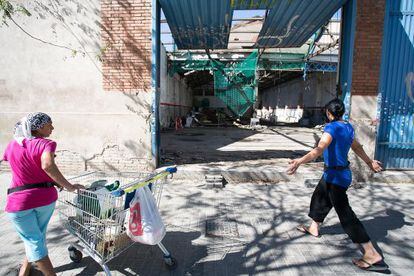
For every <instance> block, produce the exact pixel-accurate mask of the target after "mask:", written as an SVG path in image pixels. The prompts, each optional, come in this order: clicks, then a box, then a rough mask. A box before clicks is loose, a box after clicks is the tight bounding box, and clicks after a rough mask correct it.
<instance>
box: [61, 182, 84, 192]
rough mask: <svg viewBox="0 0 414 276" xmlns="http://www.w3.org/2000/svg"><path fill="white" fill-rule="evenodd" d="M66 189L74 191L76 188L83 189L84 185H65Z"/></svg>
mask: <svg viewBox="0 0 414 276" xmlns="http://www.w3.org/2000/svg"><path fill="white" fill-rule="evenodd" d="M66 189H67V190H68V191H69V192H74V191H78V190H84V189H85V186H83V185H81V184H72V186H71V187H66Z"/></svg>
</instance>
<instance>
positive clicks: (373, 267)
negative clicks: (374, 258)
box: [352, 258, 389, 271]
mask: <svg viewBox="0 0 414 276" xmlns="http://www.w3.org/2000/svg"><path fill="white" fill-rule="evenodd" d="M356 262H363V263H365V264H367V265H368V266H367V267H363V266H359V265H358V264H357V263H356ZM352 263H353V264H354V265H355V266H357V267H358V268H360V269H362V270H366V271H385V270H388V268H389V267H388V265H387V264H386V263H385V262H384V260H381V261H379V262H376V263H373V264H371V263H369V262H367V261H365V260H364V259H362V258H361V259H359V260H357V261H355V260H352Z"/></svg>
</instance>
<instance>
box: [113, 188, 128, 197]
mask: <svg viewBox="0 0 414 276" xmlns="http://www.w3.org/2000/svg"><path fill="white" fill-rule="evenodd" d="M124 194H125V191H124V190H122V189H119V190H115V191H112V192H111V195H113V196H114V197H120V196H123V195H124Z"/></svg>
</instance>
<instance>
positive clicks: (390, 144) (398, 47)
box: [376, 0, 414, 169]
mask: <svg viewBox="0 0 414 276" xmlns="http://www.w3.org/2000/svg"><path fill="white" fill-rule="evenodd" d="M384 27H385V29H384V40H383V53H382V54H383V56H382V64H381V83H380V92H381V93H380V105H379V106H380V108H381V109H380V125H379V133H378V139H377V152H376V156H377V158H378V159H379V160H381V161H382V162H383V163H384V166H385V167H386V168H388V169H414V115H413V113H414V1H413V0H387V8H386V15H385V22H384Z"/></svg>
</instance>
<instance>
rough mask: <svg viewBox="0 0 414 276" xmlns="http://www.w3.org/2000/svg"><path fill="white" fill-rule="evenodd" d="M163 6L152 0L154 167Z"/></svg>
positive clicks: (155, 159)
mask: <svg viewBox="0 0 414 276" xmlns="http://www.w3.org/2000/svg"><path fill="white" fill-rule="evenodd" d="M160 18H161V8H160V4H159V2H158V0H152V24H151V27H152V28H151V49H152V59H151V60H152V64H151V90H152V91H151V92H152V106H151V115H152V116H151V155H152V158H153V162H154V164H153V165H154V167H155V168H157V167H158V165H159V159H160V158H159V156H160V124H159V102H160V52H161V48H160V45H161V35H160V33H161V32H160V30H161V25H160Z"/></svg>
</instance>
